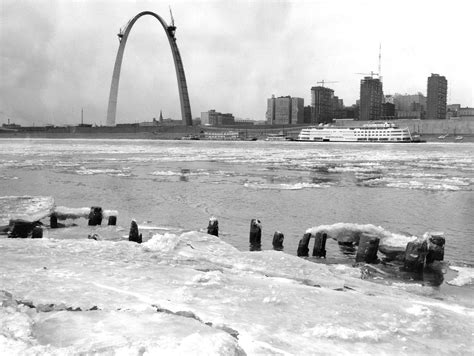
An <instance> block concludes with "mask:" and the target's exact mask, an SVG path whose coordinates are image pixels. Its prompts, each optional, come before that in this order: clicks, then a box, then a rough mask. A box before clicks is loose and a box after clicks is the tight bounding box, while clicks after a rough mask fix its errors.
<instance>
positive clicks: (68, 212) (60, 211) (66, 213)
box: [54, 206, 118, 220]
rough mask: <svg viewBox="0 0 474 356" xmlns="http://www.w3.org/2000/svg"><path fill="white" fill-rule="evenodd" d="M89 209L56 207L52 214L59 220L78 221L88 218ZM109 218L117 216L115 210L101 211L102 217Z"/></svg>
mask: <svg viewBox="0 0 474 356" xmlns="http://www.w3.org/2000/svg"><path fill="white" fill-rule="evenodd" d="M90 211H91V208H68V207H65V206H57V207H56V208H55V209H54V213H55V215H56V216H57V218H58V219H60V220H66V219H79V218H86V219H87V218H89V213H90ZM109 216H118V211H117V210H103V211H102V217H103V218H105V219H106V218H108V217H109Z"/></svg>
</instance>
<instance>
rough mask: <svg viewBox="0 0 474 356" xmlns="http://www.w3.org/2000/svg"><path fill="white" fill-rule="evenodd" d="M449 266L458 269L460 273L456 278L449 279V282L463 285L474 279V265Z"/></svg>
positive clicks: (454, 284)
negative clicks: (473, 266)
mask: <svg viewBox="0 0 474 356" xmlns="http://www.w3.org/2000/svg"><path fill="white" fill-rule="evenodd" d="M449 268H450V269H452V270H455V271H457V272H458V275H457V277H456V278H454V279H452V280H450V281H448V282H447V283H448V284H451V285H453V286H458V287H461V286H464V285H466V284H471V283H472V281H473V280H474V268H472V267H458V266H449Z"/></svg>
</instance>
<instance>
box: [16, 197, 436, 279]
mask: <svg viewBox="0 0 474 356" xmlns="http://www.w3.org/2000/svg"><path fill="white" fill-rule="evenodd" d="M106 212H107V213H108V214H107V215H108V222H107V224H108V225H116V224H117V215H116V213H115V215H111V214H110V211H106ZM82 216H84V215H82ZM86 216H87V218H88V225H89V226H97V225H101V224H102V220H103V219H104V211H103V209H102V208H101V207H96V206H93V207H91V208H90V211H89V213H88V215H87V210H86ZM59 217H60V218H62V219H64V218H65V217H64V216H61V215H60V216H59ZM11 225H12V226H11V227H10V231H9V236H10V237H20V238H26V237H28V236H31V237H32V238H42V237H43V228H42V226H41V225H42V224H41V223H40V222H39V221H36V222H32V223H27V222H21V221H14V222H11ZM60 226H61V225H60V224H59V223H58V215H57V214H55V213H52V214H51V215H50V227H51V228H53V229H54V228H58V227H60ZM207 233H208V234H210V235H214V236H219V222H218V220H217V219H216V218H215V217H211V218H210V219H209V224H208V227H207ZM92 238H94V237H92ZM284 238H285V236H284V234H283V233H282V232H280V231H275V233H274V234H273V241H272V245H273V249H274V250H277V251H282V250H283V241H284ZM311 238H314V247H313V251H312V256H313V257H319V258H325V257H326V241H327V238H328V234H327V233H326V232H324V231H318V232H315V233H311V232H306V233H305V234H304V235H303V237H302V238H301V239H300V241H299V243H298V248H297V251H296V254H297V256H298V257H309V242H310V240H311ZM128 239H129V241H132V242H137V243H142V241H143V238H142V234H140V233H139V231H138V225H137V222H136V221H135V220H132V222H131V225H130V232H129V238H128ZM261 240H262V223H261V221H260V220H259V219H251V221H250V232H249V249H250V251H260V250H261V247H262V242H261ZM379 242H380V238H379V237H378V236H375V235H371V234H367V233H361V234H360V236H359V240H358V243H356V245H358V248H357V252H356V255H355V261H356V262H365V263H376V262H378V257H377V252H378V247H379ZM340 244H341V243H340ZM350 244H352V243H350ZM444 245H445V239H444V237H443V236H438V235H436V236H429V237H428V238H418V239H416V240H414V241H411V242H409V243H408V244H407V246H406V250H405V254H404V256H402V257H403V258H402V260H403V263H404V268H405V269H406V270H408V271H420V270H422V269H423V267H424V266H425V265H426V264H427V265H429V264H432V263H433V262H434V261H442V260H443V259H444Z"/></svg>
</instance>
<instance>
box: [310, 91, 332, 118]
mask: <svg viewBox="0 0 474 356" xmlns="http://www.w3.org/2000/svg"><path fill="white" fill-rule="evenodd" d="M334 104H335V101H334V90H332V89H330V88H326V87H323V86H317V87H312V88H311V107H312V110H313V120H312V121H313V123H317V124H319V123H329V122H332V120H333V119H334V111H335V110H334V109H335V108H334Z"/></svg>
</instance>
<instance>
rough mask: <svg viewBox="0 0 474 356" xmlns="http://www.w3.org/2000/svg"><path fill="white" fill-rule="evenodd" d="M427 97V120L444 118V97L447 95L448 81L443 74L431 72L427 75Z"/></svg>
mask: <svg viewBox="0 0 474 356" xmlns="http://www.w3.org/2000/svg"><path fill="white" fill-rule="evenodd" d="M427 92H428V95H427V96H428V99H427V110H426V118H427V119H428V120H441V119H446V98H447V96H448V81H447V80H446V78H445V77H444V76H441V75H439V74H433V73H432V74H431V77H428V90H427Z"/></svg>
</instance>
